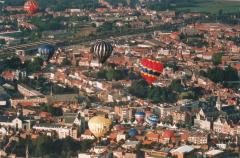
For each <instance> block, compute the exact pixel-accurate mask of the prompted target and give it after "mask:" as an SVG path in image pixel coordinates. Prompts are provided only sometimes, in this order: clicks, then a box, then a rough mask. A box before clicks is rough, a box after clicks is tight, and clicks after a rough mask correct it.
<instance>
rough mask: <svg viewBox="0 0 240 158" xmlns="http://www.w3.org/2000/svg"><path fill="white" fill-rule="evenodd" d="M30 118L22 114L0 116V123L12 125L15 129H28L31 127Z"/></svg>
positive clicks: (5, 125)
mask: <svg viewBox="0 0 240 158" xmlns="http://www.w3.org/2000/svg"><path fill="white" fill-rule="evenodd" d="M31 122H32V121H31V118H28V117H23V116H5V115H1V116H0V125H1V126H3V127H12V128H14V129H16V130H19V129H25V130H27V129H30V128H31V127H30V126H31Z"/></svg>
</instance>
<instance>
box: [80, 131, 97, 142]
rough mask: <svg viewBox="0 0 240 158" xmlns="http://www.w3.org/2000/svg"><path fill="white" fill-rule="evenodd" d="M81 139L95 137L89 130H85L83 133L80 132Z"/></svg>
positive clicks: (92, 138)
mask: <svg viewBox="0 0 240 158" xmlns="http://www.w3.org/2000/svg"><path fill="white" fill-rule="evenodd" d="M81 139H83V140H85V139H88V140H94V139H95V137H94V135H93V134H92V132H91V131H90V130H85V132H84V133H83V134H81Z"/></svg>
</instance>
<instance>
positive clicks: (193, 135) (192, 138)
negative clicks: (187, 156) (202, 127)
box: [188, 132, 209, 145]
mask: <svg viewBox="0 0 240 158" xmlns="http://www.w3.org/2000/svg"><path fill="white" fill-rule="evenodd" d="M208 135H209V134H208V133H206V132H189V136H188V142H190V143H193V144H194V145H206V144H208Z"/></svg>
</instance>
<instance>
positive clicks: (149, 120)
mask: <svg viewBox="0 0 240 158" xmlns="http://www.w3.org/2000/svg"><path fill="white" fill-rule="evenodd" d="M146 122H147V123H148V124H150V125H151V126H155V125H156V124H157V123H158V122H159V117H158V116H157V115H154V114H152V115H150V116H149V117H148V118H147V119H146Z"/></svg>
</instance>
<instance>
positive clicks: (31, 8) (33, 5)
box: [23, 0, 39, 14]
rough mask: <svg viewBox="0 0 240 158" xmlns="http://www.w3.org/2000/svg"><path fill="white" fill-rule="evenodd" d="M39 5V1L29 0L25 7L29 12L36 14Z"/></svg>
mask: <svg viewBox="0 0 240 158" xmlns="http://www.w3.org/2000/svg"><path fill="white" fill-rule="evenodd" d="M38 7H39V6H38V3H37V2H36V1H35V0H28V1H26V2H25V4H24V7H23V8H24V10H25V11H26V12H27V13H28V14H34V13H36V12H37V10H38Z"/></svg>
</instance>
